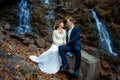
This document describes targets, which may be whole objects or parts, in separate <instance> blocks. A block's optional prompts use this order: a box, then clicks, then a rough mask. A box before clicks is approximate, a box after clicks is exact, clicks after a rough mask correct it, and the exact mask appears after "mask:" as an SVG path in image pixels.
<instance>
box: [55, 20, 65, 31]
mask: <svg viewBox="0 0 120 80" xmlns="http://www.w3.org/2000/svg"><path fill="white" fill-rule="evenodd" d="M62 22H63V20H62V19H59V20H56V21H55V24H54V26H53V28H54V29H57V28H58V27H59V24H60V23H62Z"/></svg>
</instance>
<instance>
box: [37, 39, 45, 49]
mask: <svg viewBox="0 0 120 80" xmlns="http://www.w3.org/2000/svg"><path fill="white" fill-rule="evenodd" d="M35 41H36V43H37V45H38V46H39V47H40V48H45V40H43V39H42V38H40V37H37V38H36V39H35Z"/></svg>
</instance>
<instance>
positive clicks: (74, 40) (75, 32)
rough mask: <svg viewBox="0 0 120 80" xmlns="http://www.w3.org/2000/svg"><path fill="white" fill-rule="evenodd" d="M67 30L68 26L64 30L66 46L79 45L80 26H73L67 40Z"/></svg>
mask: <svg viewBox="0 0 120 80" xmlns="http://www.w3.org/2000/svg"><path fill="white" fill-rule="evenodd" d="M68 30H69V28H67V30H66V34H67V35H66V42H67V44H66V45H67V46H71V47H74V46H81V42H80V28H79V27H78V26H74V28H73V29H72V31H71V34H70V40H69V41H68Z"/></svg>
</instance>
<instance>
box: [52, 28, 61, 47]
mask: <svg viewBox="0 0 120 80" xmlns="http://www.w3.org/2000/svg"><path fill="white" fill-rule="evenodd" d="M56 34H57V33H56V31H55V30H54V31H53V35H52V39H53V44H55V45H57V46H59V45H61V43H62V42H61V41H60V40H58V39H57V35H56Z"/></svg>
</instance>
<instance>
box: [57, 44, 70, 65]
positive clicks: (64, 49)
mask: <svg viewBox="0 0 120 80" xmlns="http://www.w3.org/2000/svg"><path fill="white" fill-rule="evenodd" d="M68 51H70V47H69V46H66V45H61V46H59V53H60V55H61V58H62V62H63V65H65V64H68V62H67V59H66V52H68Z"/></svg>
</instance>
